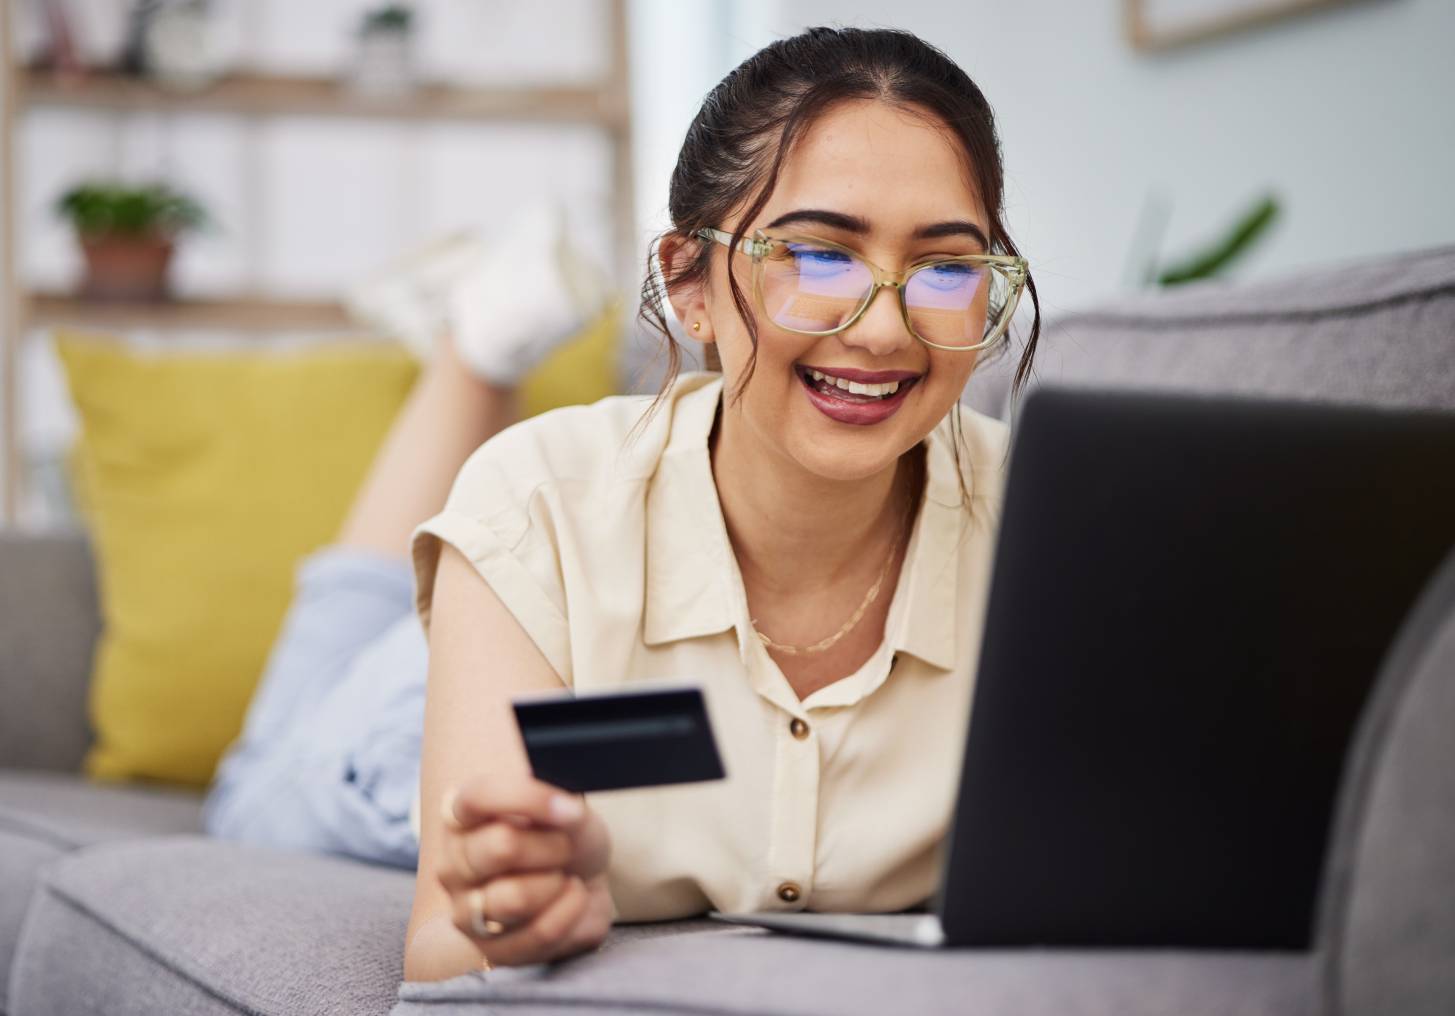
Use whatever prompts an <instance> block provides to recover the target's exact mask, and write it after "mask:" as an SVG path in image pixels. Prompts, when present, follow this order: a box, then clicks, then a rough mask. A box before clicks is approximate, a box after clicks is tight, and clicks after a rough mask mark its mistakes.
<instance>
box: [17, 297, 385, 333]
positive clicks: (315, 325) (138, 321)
mask: <svg viewBox="0 0 1455 1016" xmlns="http://www.w3.org/2000/svg"><path fill="white" fill-rule="evenodd" d="M21 320H22V322H23V325H24V326H25V327H30V328H39V327H48V326H56V325H60V326H69V327H82V328H100V329H113V328H123V329H129V328H149V329H181V328H188V329H199V330H206V329H219V330H226V331H239V332H269V331H360V330H362V329H361V327H360V326H359V325H358V324H357V323H355V322H354V321H353V320H352V319H351V318H350V317H349V316H348V314H346V313H345V312H344V309H343V308H342V307H341V306H339V304H338V303H336V302H334V301H332V300H287V299H280V298H277V297H267V296H248V295H243V296H235V297H226V298H211V299H196V298H190V299H177V300H166V301H155V302H145V303H144V302H135V303H130V302H122V301H101V300H89V299H86V298H83V297H79V296H74V295H72V294H69V293H54V292H49V293H48V292H31V293H27V294H26V297H25V299H24V301H23V303H22V306H21Z"/></svg>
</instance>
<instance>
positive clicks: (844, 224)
mask: <svg viewBox="0 0 1455 1016" xmlns="http://www.w3.org/2000/svg"><path fill="white" fill-rule="evenodd" d="M790 222H796V223H815V224H817V225H820V226H828V227H829V228H830V229H842V230H844V231H845V232H847V233H858V234H860V235H863V234H865V233H867V232H869V220H868V219H864V218H860V217H859V216H857V215H846V214H845V213H843V212H831V211H828V210H827V209H823V208H796V209H794V210H793V211H791V212H786V213H784V214H783V215H780V216H778V218H776V219H774V220H773V221H772V222H770V223H768V225H767V227H766V228H768V229H774V228H776V227H778V226H786V225H787V224H788V223H790ZM944 236H968V237H970V238H971V239H973V240H975V241H977V242H978V243H979V244H980V246H981V247H982V248H984V249H986V250H989V249H990V241H989V240H987V239H986V238H985V231H984V230H982V229H981V228H980V227H979V226H977V225H976V224H975V223H973V222H968V221H965V220H963V219H957V220H955V221H953V222H936V223H935V224H934V225H931V226H921V227H920V228H919V229H916V230H915V231H914V238H915V239H916V240H935V239H939V238H940V237H944Z"/></svg>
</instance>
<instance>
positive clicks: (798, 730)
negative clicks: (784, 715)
mask: <svg viewBox="0 0 1455 1016" xmlns="http://www.w3.org/2000/svg"><path fill="white" fill-rule="evenodd" d="M788 729H789V731H790V732H791V733H792V734H793V736H794V737H796V738H798V739H799V740H800V741H802V740H803V739H804V738H805V737H807V736H808V724H807V723H804V722H803V721H802V720H800V719H799V718H798V717H797V716H795V717H794V718H793V722H792V723H790V724H789V725H788Z"/></svg>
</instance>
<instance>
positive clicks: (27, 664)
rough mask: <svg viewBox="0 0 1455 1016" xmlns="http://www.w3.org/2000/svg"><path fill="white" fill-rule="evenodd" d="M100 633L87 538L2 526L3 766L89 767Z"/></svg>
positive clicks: (0, 760)
mask: <svg viewBox="0 0 1455 1016" xmlns="http://www.w3.org/2000/svg"><path fill="white" fill-rule="evenodd" d="M100 630H101V614H100V611H99V610H98V608H97V606H96V582H95V577H94V574H93V571H92V567H91V548H90V545H89V544H88V543H87V542H86V540H85V539H84V538H83V537H81V536H77V535H74V534H68V535H61V534H32V533H19V532H15V531H9V532H6V531H0V646H3V647H4V651H3V652H0V702H3V703H4V704H5V705H4V708H0V771H4V770H6V769H11V768H17V769H52V770H55V771H57V772H75V771H77V770H79V769H80V768H81V760H82V758H84V756H85V754H86V746H87V745H88V744H89V743H90V741H91V733H90V730H89V728H88V727H87V724H86V689H87V686H88V685H89V684H90V683H91V653H92V651H93V650H94V648H95V642H96V634H97V632H99V631H100Z"/></svg>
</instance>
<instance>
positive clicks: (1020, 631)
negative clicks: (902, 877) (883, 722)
mask: <svg viewBox="0 0 1455 1016" xmlns="http://www.w3.org/2000/svg"><path fill="white" fill-rule="evenodd" d="M1452 546H1455V414H1440V413H1433V412H1414V411H1389V410H1381V409H1371V408H1349V407H1339V406H1330V405H1327V404H1315V403H1297V402H1280V401H1267V400H1257V399H1249V398H1237V397H1208V396H1193V395H1175V396H1174V395H1166V394H1147V393H1133V392H1105V391H1102V392H1095V391H1074V390H1052V389H1039V390H1037V391H1035V392H1034V393H1032V394H1031V395H1030V396H1028V397H1027V399H1026V401H1025V403H1024V405H1023V411H1022V413H1021V415H1020V418H1019V421H1018V423H1017V426H1016V433H1015V440H1014V446H1013V450H1012V453H1011V458H1010V464H1009V475H1008V477H1007V487H1006V493H1005V501H1004V507H1003V512H1002V518H1001V527H1000V532H999V536H998V543H997V549H996V557H995V561H994V566H993V569H992V578H991V588H990V597H989V601H988V605H987V608H986V615H985V628H984V633H985V634H984V641H983V644H982V648H981V653H980V658H979V669H978V673H977V676H976V684H975V689H974V694H973V703H972V709H971V715H970V718H969V723H968V729H967V734H966V743H965V746H964V750H963V753H962V757H961V759H960V760H959V761H960V764H961V778H960V788H959V796H958V799H957V803H956V808H955V814H954V818H953V820H952V823H951V828H950V832H949V835H948V837H947V839H946V843H945V845H944V848H943V853H942V859H943V860H942V871H941V882H940V886H939V889H938V891H937V893H936V894H935V896H934V897H933V899H932V901H930V903H931V905H930V907H929V910H928V911H927V912H925V913H900V914H816V913H751V914H725V913H720V912H716V911H714V912H712V914H711V916H712V917H714V918H716V919H719V920H723V921H728V922H731V923H737V924H751V925H756V926H761V927H767V928H772V929H775V930H778V931H784V932H791V933H797V934H806V935H816V936H829V937H834V938H853V939H860V940H868V941H881V942H893V943H898V944H902V945H910V946H921V947H945V946H948V947H954V946H986V947H991V946H1000V947H1015V946H1029V945H1045V946H1065V947H1134V946H1135V947H1158V946H1165V947H1191V948H1219V949H1275V950H1285V949H1286V950H1303V949H1307V948H1309V946H1310V944H1311V941H1312V937H1313V934H1314V925H1315V920H1316V914H1315V910H1316V901H1317V896H1318V887H1319V882H1320V878H1321V874H1322V870H1323V864H1324V854H1325V845H1326V841H1327V839H1328V831H1329V828H1330V826H1331V823H1332V821H1333V816H1334V806H1335V799H1336V795H1337V791H1338V787H1339V783H1340V774H1341V770H1342V767H1343V763H1344V757H1345V753H1346V750H1347V748H1348V746H1349V744H1350V741H1351V738H1352V735H1353V732H1354V729H1355V726H1356V723H1357V721H1358V718H1359V714H1360V709H1361V706H1362V705H1363V703H1364V701H1365V698H1366V696H1367V695H1368V694H1369V692H1370V688H1371V685H1372V683H1373V680H1374V677H1375V675H1376V673H1377V672H1378V670H1379V666H1380V662H1381V659H1382V657H1383V655H1384V653H1385V651H1386V649H1387V648H1388V647H1389V645H1390V643H1391V642H1392V641H1393V638H1394V636H1395V633H1396V630H1397V628H1398V626H1399V624H1400V621H1401V619H1402V618H1403V617H1404V615H1405V613H1406V611H1407V610H1408V609H1409V608H1410V606H1411V605H1412V603H1413V602H1414V600H1415V599H1416V598H1417V596H1418V594H1419V593H1420V590H1421V587H1422V586H1423V585H1424V584H1425V582H1426V580H1427V579H1428V578H1429V577H1430V576H1432V575H1433V573H1434V571H1435V569H1436V567H1437V566H1438V564H1439V563H1440V561H1441V560H1442V559H1443V558H1444V556H1445V555H1446V553H1447V552H1449V551H1450V549H1451V547H1452ZM955 761H956V760H946V764H948V765H953V764H955Z"/></svg>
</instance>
